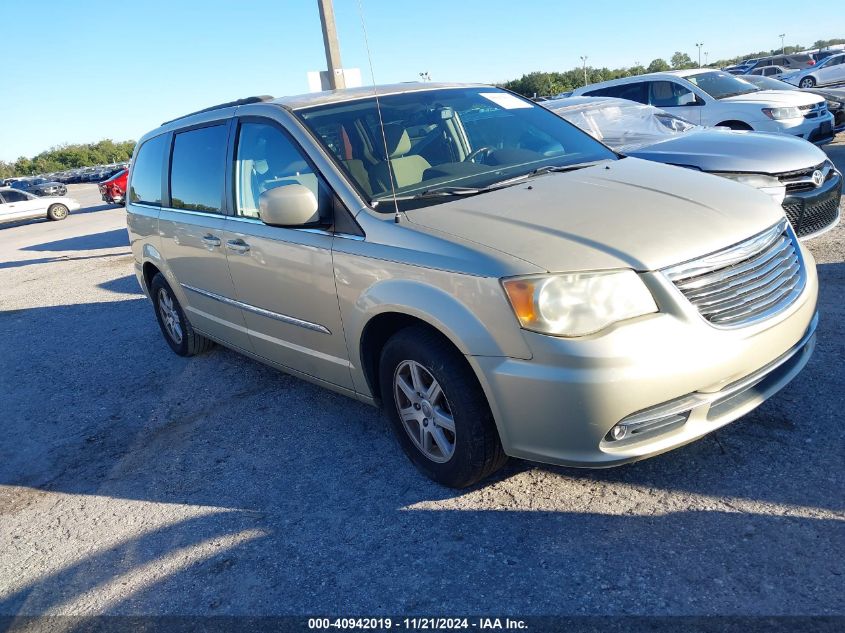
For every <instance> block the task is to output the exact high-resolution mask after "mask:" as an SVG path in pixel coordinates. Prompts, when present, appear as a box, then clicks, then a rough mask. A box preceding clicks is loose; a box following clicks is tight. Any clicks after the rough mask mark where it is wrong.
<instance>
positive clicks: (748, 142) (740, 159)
mask: <svg viewBox="0 0 845 633" xmlns="http://www.w3.org/2000/svg"><path fill="white" fill-rule="evenodd" d="M626 153H627V154H628V156H635V157H637V158H644V159H645V160H653V161H657V162H659V163H670V164H672V165H688V166H690V167H697V168H698V169H701V170H702V171H721V172H749V173H758V174H779V173H782V172H786V171H797V170H799V169H807V168H809V167H814V166H815V165H818V164H820V163H823V162H824V161H825V159H826V158H827V156H826V155H825V153H824V152H823V151H822V150H820V149H819V148H818V147H816V146H815V145H813V144H812V143H810V142H809V141H805V140H804V139H802V138H798V137H797V136H790V135H787V134H769V133H766V132H743V131H733V130H713V129H701V130H691V131H689V132H686V133H685V134H681V135H678V136H674V137H672V138H669V139H667V140H665V141H660V142H658V143H653V144H651V145H646V146H643V147H638V148H636V149H635V150H631V151H628V152H626Z"/></svg>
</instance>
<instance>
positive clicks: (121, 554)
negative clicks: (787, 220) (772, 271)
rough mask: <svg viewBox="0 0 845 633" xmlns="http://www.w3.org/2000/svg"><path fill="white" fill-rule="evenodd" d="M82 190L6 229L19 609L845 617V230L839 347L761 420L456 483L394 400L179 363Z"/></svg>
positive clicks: (822, 247)
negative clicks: (592, 462)
mask: <svg viewBox="0 0 845 633" xmlns="http://www.w3.org/2000/svg"><path fill="white" fill-rule="evenodd" d="M840 138H841V137H840ZM827 149H828V151H829V153H830V154H831V156H832V157H834V159H835V160H836V161H837V163H838V165H839V168H840V169H841V170H845V141H840V143H839V144H838V145H835V146H829V147H828V148H827ZM70 192H71V195H73V196H75V197H77V198H78V199H79V200H80V201H81V202H82V203H83V205H85V209H84V210H83V211H82V212H78V213H76V214H74V215H72V216H70V217H69V218H68V219H67V220H66V221H64V222H59V223H50V222H46V221H31V222H18V223H15V224H12V225H5V226H0V308H2V312H0V357H2V359H3V362H2V365H1V366H0V407H2V410H0V415H1V416H2V420H3V423H2V426H0V428H2V431H3V433H2V436H0V614H32V615H36V614H76V615H92V614H101V613H108V614H183V615H186V614H218V615H223V614H251V615H271V614H314V613H327V612H328V613H333V614H341V615H350V614H359V615H371V614H391V613H392V614H397V613H417V614H444V615H445V614H484V615H486V614H491V613H493V614H503V615H504V614H518V615H529V614H546V615H551V614H581V613H590V614H621V613H632V614H649V615H652V614H689V615H697V614H717V613H718V614H744V615H755V614H770V615H775V614H796V615H798V614H845V604H844V603H843V600H842V596H843V591H845V581H843V575H842V574H843V551H845V529H843V527H845V513H843V490H845V472H844V471H843V455H845V451H843V449H845V441H843V437H844V436H845V434H843V432H842V428H841V425H842V405H843V397H842V390H843V385H845V379H843V377H844V376H845V370H843V358H845V349H844V348H845V346H844V345H843V341H845V338H843V329H845V326H843V323H845V314H843V305H842V298H843V296H845V264H843V262H845V227H843V226H841V225H840V226H839V227H838V228H837V229H835V230H834V231H832V232H830V233H828V234H826V235H825V236H823V237H821V238H819V239H817V240H815V241H813V242H811V243H810V244H811V250H812V251H813V253H814V254H815V256H816V258H817V260H818V263H819V274H820V277H821V298H820V310H821V314H822V318H821V324H820V327H819V341H818V347H817V349H816V353H815V356H814V357H813V359H812V360H811V362H810V364H809V365H808V366H807V368H806V370H805V371H804V372H803V373H802V374H801V375H800V376H799V377H798V378H796V380H795V381H794V382H793V383H792V384H791V385H790V386H789V387H787V388H786V389H785V390H784V391H782V392H781V393H780V394H778V395H777V396H776V397H774V398H772V399H771V400H769V401H768V402H767V403H766V404H765V405H763V406H762V407H760V408H759V409H757V410H756V411H754V412H753V413H752V414H750V415H748V416H746V417H745V418H743V419H741V420H739V421H737V422H735V423H734V424H732V425H730V426H728V427H727V428H725V429H723V430H720V431H718V432H716V433H714V434H711V435H710V436H708V437H707V438H705V439H703V440H701V441H699V442H696V443H694V444H692V445H690V446H687V447H684V448H681V449H679V450H676V451H674V452H671V453H669V454H666V455H663V456H660V457H657V458H654V459H651V460H648V461H645V462H640V463H637V464H633V465H629V466H624V467H621V468H617V469H613V470H607V471H582V470H575V469H567V468H555V467H548V466H542V465H537V464H531V463H527V462H521V461H517V460H513V461H512V462H511V463H510V465H509V466H508V467H507V468H506V469H505V470H504V471H503V472H502V473H501V474H500V475H499V476H498V477H497V478H495V479H494V480H493V481H490V482H487V483H486V485H483V486H480V487H478V488H475V489H471V490H468V491H462V492H455V491H451V490H448V489H444V488H441V487H439V486H437V485H435V484H432V483H430V482H428V481H427V480H425V479H423V478H422V477H421V476H420V475H419V474H418V473H417V472H416V471H415V470H414V469H413V467H412V466H411V465H410V463H409V462H408V461H407V460H406V459H405V458H404V456H403V455H402V454H401V453H400V450H399V448H398V446H397V445H396V444H395V442H394V440H393V439H392V437H391V436H390V434H389V431H388V429H387V426H386V424H385V423H384V422H383V421H382V419H381V418H380V415H379V413H378V412H377V411H376V410H375V409H371V408H368V407H366V406H364V405H362V404H359V403H356V402H353V401H351V400H348V399H345V398H343V397H341V396H338V395H335V394H333V393H330V392H328V391H324V390H322V389H320V388H318V387H314V386H311V385H309V384H307V383H305V382H301V381H299V380H297V379H295V378H292V377H290V376H286V375H284V374H281V373H278V372H275V371H273V370H271V369H268V368H266V367H264V366H262V365H259V364H258V363H255V362H252V361H250V360H247V359H245V358H243V357H240V356H238V355H237V354H235V353H232V352H229V351H227V350H225V349H221V348H217V349H215V350H214V351H213V352H212V353H210V354H209V355H207V356H202V357H198V358H194V359H187V360H186V359H182V358H179V357H176V356H175V355H174V354H172V353H171V352H170V350H169V348H168V347H167V345H166V344H165V342H164V341H163V339H162V337H161V334H160V332H159V329H158V326H157V324H156V322H155V319H154V316H153V313H152V309H151V307H150V304H149V302H148V301H147V300H146V299H144V298H143V296H142V295H141V294H140V291H139V289H138V287H137V283H136V281H135V278H134V276H133V274H132V260H131V256H130V255H129V250H128V246H127V236H126V230H125V216H124V213H123V210H122V209H120V208H118V207H106V206H102V205H101V203H100V202H99V197H98V195H97V192H96V190H95V189H94V188H93V186H91V185H88V186H85V185H80V186H72V187H71V188H70Z"/></svg>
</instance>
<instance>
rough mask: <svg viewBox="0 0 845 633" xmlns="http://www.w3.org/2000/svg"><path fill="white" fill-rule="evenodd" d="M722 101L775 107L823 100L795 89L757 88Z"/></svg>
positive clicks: (808, 103)
mask: <svg viewBox="0 0 845 633" xmlns="http://www.w3.org/2000/svg"><path fill="white" fill-rule="evenodd" d="M719 101H721V102H722V103H759V104H761V105H772V106H775V107H787V106H802V105H811V104H813V103H819V102H820V101H824V99H822V98H821V97H820V96H818V95H813V94H807V93H804V92H798V91H797V90H759V91H758V92H749V93H748V94H744V95H736V96H735V97H725V98H724V99H719Z"/></svg>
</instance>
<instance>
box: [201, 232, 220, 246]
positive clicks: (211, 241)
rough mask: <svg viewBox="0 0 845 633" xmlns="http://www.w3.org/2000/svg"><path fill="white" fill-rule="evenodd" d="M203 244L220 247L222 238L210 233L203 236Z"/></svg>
mask: <svg viewBox="0 0 845 633" xmlns="http://www.w3.org/2000/svg"><path fill="white" fill-rule="evenodd" d="M202 243H203V244H205V245H206V246H212V247H213V246H220V238H219V237H217V236H216V235H211V234H210V233H209V234H208V235H203V238H202Z"/></svg>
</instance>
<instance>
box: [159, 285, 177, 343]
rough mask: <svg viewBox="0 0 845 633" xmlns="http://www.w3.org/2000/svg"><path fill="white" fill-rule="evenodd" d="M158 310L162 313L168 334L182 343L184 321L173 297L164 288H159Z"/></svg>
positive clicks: (175, 340) (175, 341) (174, 340)
mask: <svg viewBox="0 0 845 633" xmlns="http://www.w3.org/2000/svg"><path fill="white" fill-rule="evenodd" d="M158 312H159V314H160V315H161V319H162V322H163V323H164V328H165V329H166V330H167V335H168V336H169V337H170V338H171V339H172V340H173V342H174V343H176V345H181V344H182V323H181V321H180V320H179V313H178V312H177V311H176V306H175V305H174V302H173V297H171V296H170V293H169V292H167V290H165V289H164V288H159V290H158Z"/></svg>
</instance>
